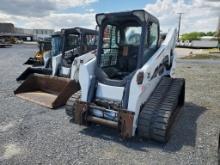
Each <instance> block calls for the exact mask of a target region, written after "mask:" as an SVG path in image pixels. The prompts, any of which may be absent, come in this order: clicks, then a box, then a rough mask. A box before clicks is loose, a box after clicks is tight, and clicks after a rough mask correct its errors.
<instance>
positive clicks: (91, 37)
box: [59, 27, 98, 77]
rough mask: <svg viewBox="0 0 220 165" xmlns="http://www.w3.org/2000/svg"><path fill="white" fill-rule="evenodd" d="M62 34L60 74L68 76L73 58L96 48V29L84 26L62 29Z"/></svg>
mask: <svg viewBox="0 0 220 165" xmlns="http://www.w3.org/2000/svg"><path fill="white" fill-rule="evenodd" d="M62 33H63V35H64V42H63V49H62V60H61V71H60V73H59V74H60V76H64V77H69V75H70V68H71V66H72V63H73V61H74V59H75V58H76V57H78V56H81V55H83V54H85V53H87V52H90V51H92V50H95V49H96V48H97V35H98V33H97V31H96V30H90V29H85V28H79V27H76V28H71V29H63V30H62Z"/></svg>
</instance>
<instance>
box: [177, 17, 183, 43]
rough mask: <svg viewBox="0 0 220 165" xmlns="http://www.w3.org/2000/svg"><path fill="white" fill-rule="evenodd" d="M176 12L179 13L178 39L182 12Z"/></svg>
mask: <svg viewBox="0 0 220 165" xmlns="http://www.w3.org/2000/svg"><path fill="white" fill-rule="evenodd" d="M177 14H179V26H178V38H177V39H178V41H179V40H180V26H181V19H182V15H183V14H184V13H177Z"/></svg>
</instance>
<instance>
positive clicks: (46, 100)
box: [14, 27, 98, 108]
mask: <svg viewBox="0 0 220 165" xmlns="http://www.w3.org/2000/svg"><path fill="white" fill-rule="evenodd" d="M61 33H62V37H63V46H62V53H61V54H59V55H56V56H54V57H52V68H51V69H50V68H49V69H48V72H47V68H44V69H43V70H44V71H45V73H46V75H45V74H44V73H43V74H38V73H37V74H36V73H34V74H29V75H27V76H26V77H25V78H24V79H25V81H24V82H23V83H22V84H21V85H20V86H19V87H18V88H17V89H16V90H15V91H14V93H15V95H16V96H18V97H20V98H23V99H25V100H29V101H32V102H35V103H38V104H40V105H43V106H46V107H49V108H57V107H59V106H62V105H64V104H65V103H66V101H67V100H68V98H69V97H70V96H71V95H72V94H74V93H75V92H77V91H78V90H80V85H79V82H78V72H79V65H80V64H82V63H84V62H88V61H89V60H91V59H92V58H94V57H95V49H96V47H97V46H96V42H97V40H96V38H97V34H98V33H97V31H95V30H90V29H84V28H79V27H76V28H71V29H63V30H62V31H61ZM52 50H53V49H52ZM38 69H41V68H38Z"/></svg>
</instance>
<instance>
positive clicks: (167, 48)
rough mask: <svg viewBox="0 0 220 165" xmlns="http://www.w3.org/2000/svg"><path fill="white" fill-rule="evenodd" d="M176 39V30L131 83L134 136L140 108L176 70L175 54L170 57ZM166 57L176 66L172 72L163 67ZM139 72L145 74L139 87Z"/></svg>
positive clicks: (130, 95) (130, 97) (170, 32)
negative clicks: (161, 82)
mask: <svg viewBox="0 0 220 165" xmlns="http://www.w3.org/2000/svg"><path fill="white" fill-rule="evenodd" d="M175 38H176V30H175V29H171V30H170V31H169V33H168V35H167V37H166V39H165V41H164V42H163V43H162V45H161V47H160V48H159V49H158V50H157V52H155V54H154V55H153V56H152V57H151V58H150V60H149V61H148V62H147V63H146V64H145V65H144V66H143V67H142V68H141V69H139V70H138V71H137V72H136V74H135V75H134V77H133V79H132V81H131V86H130V94H129V102H128V110H129V111H132V112H135V115H134V122H133V135H134V134H135V130H136V128H137V122H138V116H139V112H140V107H141V106H142V105H143V104H144V102H146V100H147V99H148V98H149V96H150V95H151V93H152V92H153V91H154V89H155V88H156V86H157V84H158V83H159V81H160V79H161V78H162V76H164V75H170V74H171V71H172V69H174V68H175V61H174V60H175V53H173V56H174V57H173V58H171V57H170V54H171V50H174V48H175V41H176V39H175ZM165 56H168V57H169V63H172V62H173V64H174V65H172V67H171V71H170V70H169V71H168V70H166V69H165V66H164V65H163V60H164V58H165ZM171 60H172V61H171ZM139 72H143V73H144V80H143V83H142V84H140V85H138V84H137V81H136V79H137V75H138V73H139Z"/></svg>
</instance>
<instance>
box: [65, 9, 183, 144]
mask: <svg viewBox="0 0 220 165" xmlns="http://www.w3.org/2000/svg"><path fill="white" fill-rule="evenodd" d="M96 22H97V24H98V26H99V42H98V43H99V44H98V49H97V55H96V58H94V59H92V60H91V61H89V62H87V63H84V64H82V65H80V70H79V82H80V86H81V91H80V92H77V93H75V94H74V95H73V96H71V97H70V98H69V100H68V101H67V103H66V113H67V115H69V116H71V117H72V118H73V120H74V122H75V123H77V124H80V125H88V124H91V123H95V124H99V125H106V126H110V127H113V128H116V129H117V130H118V131H119V132H120V134H121V136H122V137H123V138H129V137H132V136H135V135H136V134H137V135H139V136H141V137H143V138H148V139H153V140H157V141H160V142H167V141H168V139H169V135H170V130H171V128H172V126H173V123H174V121H175V119H176V116H177V115H178V113H179V111H180V108H181V107H182V106H183V104H184V94H185V81H184V79H182V78H172V76H173V74H174V70H175V52H174V49H175V43H176V36H177V33H176V29H171V30H170V31H169V32H168V33H167V35H166V38H165V39H164V40H163V41H161V42H159V40H160V25H159V21H158V19H157V18H156V17H154V16H153V15H151V14H150V13H148V12H145V11H144V10H134V11H129V12H120V13H107V14H105V13H102V14H97V15H96Z"/></svg>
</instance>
